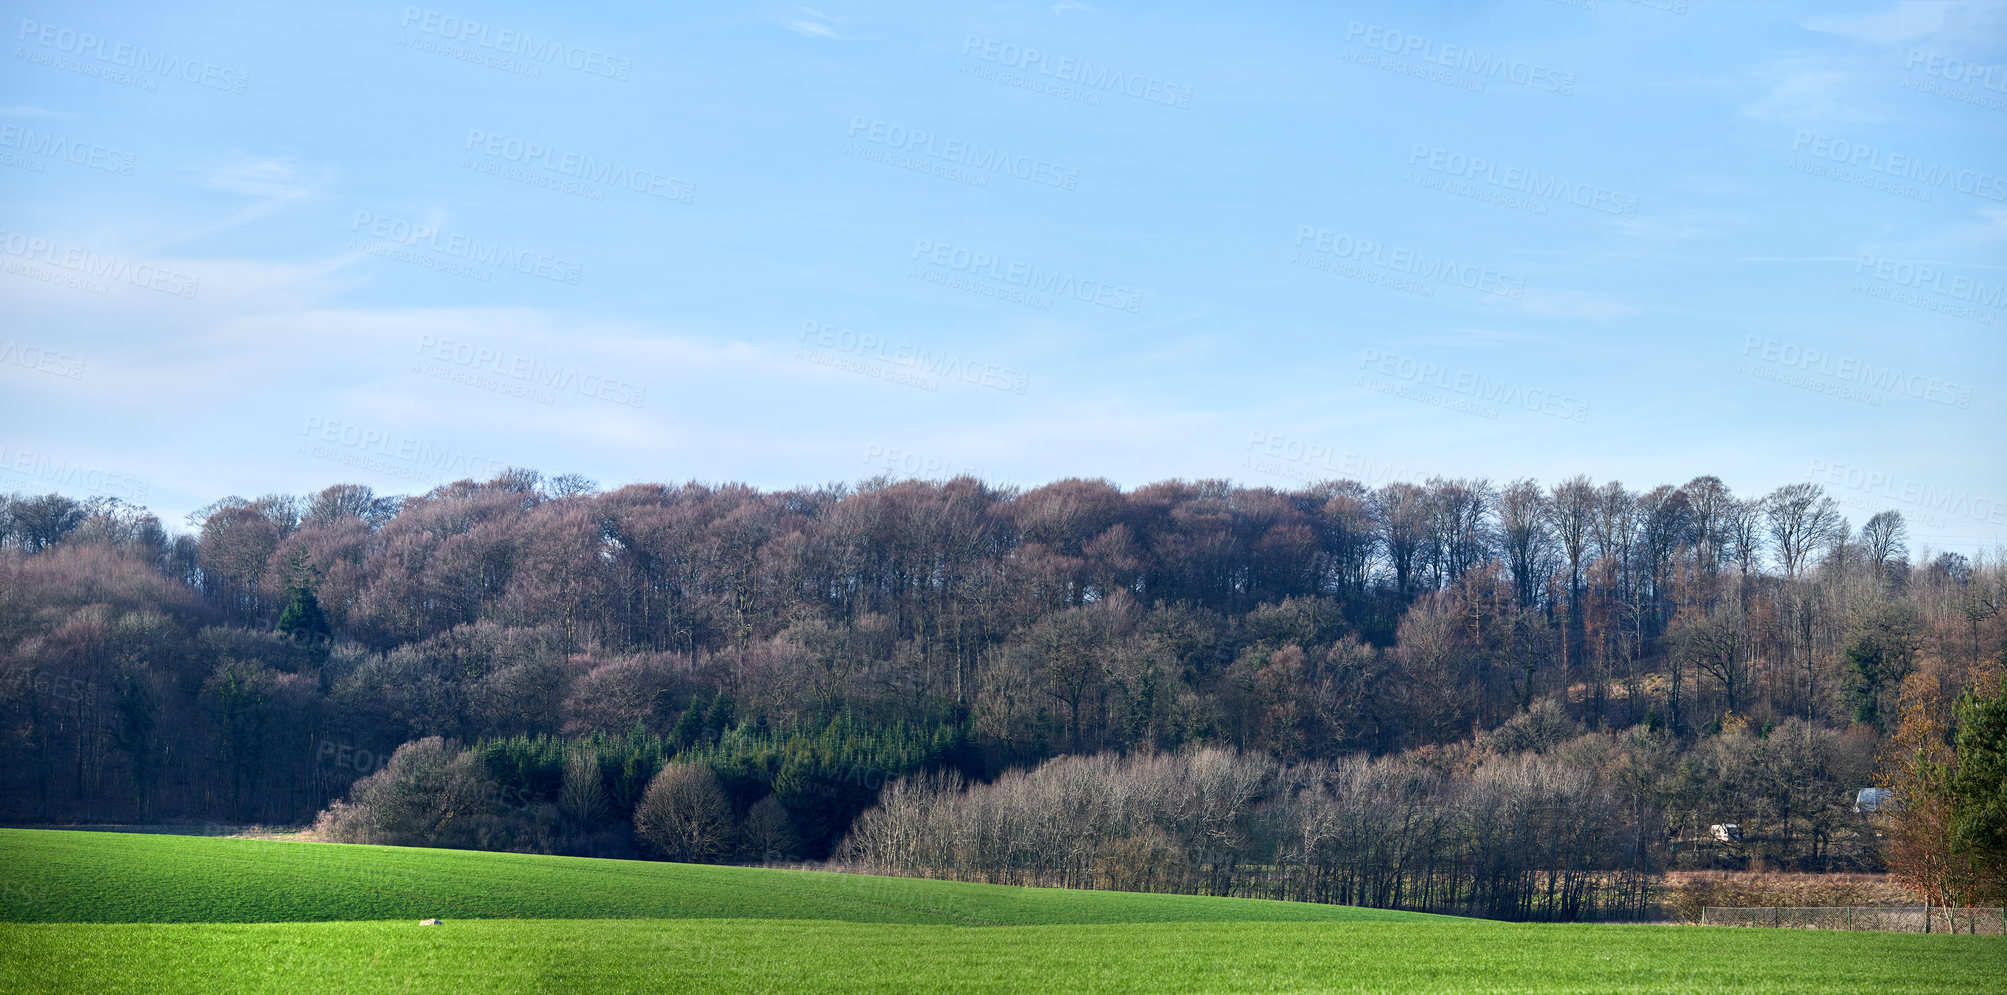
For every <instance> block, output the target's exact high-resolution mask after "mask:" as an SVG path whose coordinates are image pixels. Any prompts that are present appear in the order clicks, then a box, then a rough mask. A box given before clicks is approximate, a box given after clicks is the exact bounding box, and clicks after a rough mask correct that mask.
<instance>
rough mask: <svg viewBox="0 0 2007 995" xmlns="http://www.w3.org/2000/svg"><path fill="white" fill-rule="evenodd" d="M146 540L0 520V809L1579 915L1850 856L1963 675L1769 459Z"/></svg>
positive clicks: (828, 502) (655, 500)
mask: <svg viewBox="0 0 2007 995" xmlns="http://www.w3.org/2000/svg"><path fill="white" fill-rule="evenodd" d="M188 526H189V529H188V530H186V531H181V532H178V533H170V531H169V530H168V529H167V528H166V527H164V526H163V524H162V523H161V522H160V521H159V520H158V519H157V518H156V517H155V516H153V515H151V514H149V513H148V512H147V511H146V510H145V509H143V508H138V507H134V506H131V505H128V504H124V503H121V502H119V501H117V500H115V499H97V500H89V501H74V500H71V499H68V498H64V497H61V496H58V495H47V496H40V497H35V496H21V495H15V496H12V497H9V498H5V499H0V749H4V751H5V754H6V756H7V757H8V759H9V762H8V763H7V764H5V765H4V766H3V767H0V819H5V820H9V821H13V822H17V823H42V824H47V823H64V822H175V821H196V822H201V821H214V822H228V823H249V822H261V823H272V824H294V825H298V824H305V823H309V822H317V825H318V826H319V828H320V831H321V833H322V836H323V838H327V839H335V840H354V841H370V842H399V843H425V844H430V845H447V846H468V847H490V848H501V849H520V850H534V851H543V852H565V853H583V854H599V855H636V854H649V855H661V856H669V857H674V858H678V859H697V860H745V861H762V860H795V859H811V860H822V859H826V858H832V857H834V858H835V859H837V860H841V861H846V862H850V863H853V864H857V865H862V866H868V867H871V868H874V869H878V870H885V871H892V872H897V873H922V874H936V875H943V876H957V877H966V878H971V879H978V880H997V881H1013V882H1021V883H1053V884H1066V885H1073V886H1083V885H1095V886H1112V887H1128V888H1146V889H1158V890H1184V891H1197V892H1208V893H1219V894H1259V895H1265V896H1273V897H1290V898H1308V899H1312V900H1322V901H1345V902H1359V903H1365V904H1378V905H1388V906H1401V907H1414V908H1439V909H1466V910H1475V911H1478V912H1481V913H1483V914H1490V915H1498V916H1503V917H1507V918H1580V917H1588V916H1605V915H1624V914H1629V913H1636V912H1638V911H1639V910H1640V909H1641V908H1642V903H1643V901H1644V899H1643V897H1642V896H1643V884H1642V882H1643V881H1644V880H1645V879H1646V878H1647V877H1648V876H1649V875H1651V874H1653V873H1655V872H1657V871H1660V870H1663V869H1666V868H1673V867H1707V866H1759V867H1777V868H1798V869H1876V868H1879V867H1881V866H1882V865H1883V861H1884V859H1885V854H1884V852H1883V850H1884V847H1883V845H1882V843H1881V842H1880V841H1879V839H1878V837H1877V835H1876V834H1877V832H1878V831H1879V830H1878V828H1877V824H1876V823H1875V821H1874V820H1875V818H1876V817H1875V815H1874V814H1873V813H1867V812H1861V811H1857V809H1856V804H1855V802H1856V794H1857V792H1858V790H1859V789H1861V788H1863V787H1867V786H1870V785H1875V784H1885V783H1891V777H1892V776H1893V775H1891V774H1890V773H1889V771H1888V767H1889V763H1888V760H1887V758H1888V756H1890V755H1891V754H1890V752H1889V750H1890V746H1891V744H1894V743H1897V742H1898V741H1901V740H1902V737H1904V736H1909V737H1911V738H1912V739H1914V738H1915V737H1917V736H1923V737H1925V738H1926V739H1928V740H1929V742H1928V743H1925V746H1926V747H1928V748H1930V749H1937V748H1939V747H1942V748H1943V749H1946V750H1948V749H1950V745H1949V744H1951V742H1952V740H1953V738H1954V736H1955V735H1956V731H1957V727H1958V722H1957V721H1956V719H1955V717H1954V703H1955V702H1956V701H1958V700H1959V697H1960V695H1961V694H1969V693H1977V694H1982V695H1983V694H1986V693H1990V692H1991V691H1992V690H1993V689H1997V688H1998V687H1999V686H2000V681H2001V677H2000V675H2001V672H2002V666H2003V655H2007V618H2003V617H2002V615H2001V613H2000V606H2001V600H2002V597H2003V592H2007V571H2003V568H2002V564H2001V562H2000V560H1999V559H1998V558H1997V557H1987V556H1980V557H1978V558H1976V559H1968V558H1967V557H1964V556H1961V555H1959V554H1956V553H1941V554H1938V555H1925V554H1926V553H1927V551H1918V555H1915V556H1912V553H1911V550H1910V549H1909V548H1908V541H1907V537H1906V535H1905V529H1904V524H1903V520H1902V516H1901V515H1900V514H1899V513H1896V512H1893V511H1891V512H1884V513H1881V514H1877V515H1875V516H1874V517H1872V518H1870V519H1869V520H1868V521H1867V522H1865V523H1864V524H1862V525H1861V526H1860V527H1859V528H1858V529H1857V528H1855V527H1853V525H1852V524H1851V523H1849V522H1848V521H1847V520H1846V519H1845V518H1844V517H1843V516H1842V515H1841V514H1840V512H1839V510H1838V507H1837V505H1836V503H1835V502H1834V500H1833V499H1832V498H1831V497H1830V496H1828V495H1826V494H1825V493H1823V491H1822V490H1821V489H1820V488H1819V487H1818V486H1817V485H1813V484H1796V485H1790V486H1786V487H1783V488H1780V489H1778V490H1777V491H1775V492H1773V493H1770V494H1767V495H1761V496H1748V497H1738V496H1736V495H1734V494H1732V493H1731V492H1730V490H1729V488H1728V487H1727V486H1726V485H1724V484H1723V482H1722V481H1720V480H1719V479H1717V478H1714V477H1700V478H1697V479H1695V480H1692V481H1690V482H1688V483H1686V484H1684V485H1680V486H1658V487H1654V488H1651V489H1649V490H1634V489H1629V488H1626V487H1624V486H1623V485H1621V484H1619V483H1616V482H1609V483H1604V484H1601V485H1597V484H1594V483H1592V482H1591V481H1590V480H1588V479H1586V478H1581V477H1577V478H1574V479H1570V480H1566V481H1562V482H1560V483H1558V484H1555V485H1553V486H1551V487H1543V486H1541V485H1540V484H1538V483H1536V482H1534V481H1530V480H1518V481H1513V482H1510V483H1506V484H1495V483H1492V482H1489V481H1485V480H1475V479H1440V478H1438V479H1431V480H1429V481H1427V482H1424V483H1405V482H1403V483H1392V484H1388V485H1386V486H1383V487H1380V488H1377V489H1374V488H1368V487H1366V486H1364V485H1362V484H1359V483H1357V482H1355V481H1332V482H1327V483H1322V484H1318V485H1316V486H1312V487H1308V488H1305V489H1301V490H1297V491H1293V492H1288V493H1283V492H1278V491H1274V490H1270V489H1250V488H1240V487H1235V486H1233V485H1231V484H1229V483H1227V482H1223V481H1198V482H1187V481H1170V482H1163V483H1157V484H1151V485H1148V486H1143V487H1138V488H1135V489H1133V490H1129V491H1124V490H1121V489H1119V488H1117V487H1115V486H1112V485H1110V484H1108V483H1106V482H1104V481H1098V480H1078V479H1075V480H1065V481H1060V482H1057V483H1053V484H1049V485H1046V486H1043V487H1038V488H1035V489H1029V490H1021V491H1020V490H1017V489H1010V488H996V487H991V486H988V485H986V484H984V483H983V482H981V481H979V480H976V479H972V478H968V477H962V478H957V479H954V480H948V481H942V482H926V481H913V480H906V481H894V480H891V479H886V478H879V479H874V480H869V481H865V482H862V483H860V484H858V485H856V486H854V487H853V486H848V485H830V486H825V487H820V488H813V489H796V490H788V491H778V492H762V491H759V490H756V489H753V488H750V487H745V486H738V485H726V486H709V485H703V484H696V483H691V484H685V485H682V486H664V485H653V484H646V485H632V486H628V487H623V488H620V489H618V490H613V491H601V490H600V489H599V488H597V487H596V486H595V485H594V484H593V483H592V482H591V481H588V480H585V479H582V478H579V477H576V476H565V477H553V478H545V477H543V476H541V475H539V474H537V473H534V472H530V471H517V470H512V471H509V472H506V473H503V474H502V475H500V476H498V477H497V478H495V479H493V480H490V481H487V482H474V481H461V482H458V483H455V484H451V485H447V486H442V487H439V488H437V489H435V490H433V491H431V492H430V493H427V494H424V495H422V496H415V497H383V496H378V495H376V494H374V493H373V492H372V491H371V490H370V489H369V488H367V487H362V486H357V485H338V486H334V487H329V488H327V489H326V490H323V491H321V492H319V493H317V494H313V495H306V496H292V495H270V496H266V497H262V498H258V499H256V500H245V499H242V498H238V497H229V498H224V499H222V500H220V501H217V502H215V503H214V504H213V505H211V506H209V507H207V508H205V509H203V510H202V511H200V512H198V513H196V514H194V515H191V516H190V518H189V521H188ZM1959 714H1963V713H1959ZM1975 714H1976V713H1975ZM1932 723H1934V724H1932ZM1919 730H1921V731H1919ZM1931 737H1934V738H1931ZM1919 742H1922V741H1919ZM1923 748H1924V747H1918V749H1923ZM1897 752H1900V751H1897ZM1878 756H1879V757H1881V759H1880V760H1879V761H1878ZM1721 823H1733V824H1736V825H1737V826H1739V827H1740V833H1741V838H1740V839H1737V840H1730V841H1722V840H1717V839H1715V838H1714V836H1713V834H1712V833H1711V832H1710V826H1712V825H1714V824H1721Z"/></svg>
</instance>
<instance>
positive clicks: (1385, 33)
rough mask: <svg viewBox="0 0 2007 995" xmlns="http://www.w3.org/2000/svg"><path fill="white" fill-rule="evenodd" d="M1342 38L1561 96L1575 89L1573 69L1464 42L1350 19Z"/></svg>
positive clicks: (1391, 52) (1405, 56)
mask: <svg viewBox="0 0 2007 995" xmlns="http://www.w3.org/2000/svg"><path fill="white" fill-rule="evenodd" d="M1345 40H1346V41H1347V42H1354V41H1356V42H1359V43H1360V44H1363V45H1365V46H1366V47H1367V48H1374V49H1379V50H1380V51H1382V52H1386V53H1389V54H1391V55H1398V56H1401V57H1403V58H1413V59H1420V60H1421V61H1423V62H1428V63H1433V64H1435V65H1438V66H1446V67H1448V68H1451V69H1455V70H1458V71H1459V72H1466V73H1469V74H1471V75H1473V76H1476V77H1478V78H1480V79H1498V78H1500V77H1501V76H1502V77H1504V78H1505V79H1507V80H1510V81H1512V82H1514V83H1517V84H1519V85H1520V86H1527V87H1532V88H1533V89H1535V90H1546V91H1547V92H1549V93H1558V94H1561V95H1563V96H1569V95H1572V94H1574V92H1575V74H1574V73H1568V72H1562V71H1561V70H1558V69H1550V68H1548V67H1546V66H1541V65H1535V64H1533V63H1531V62H1527V61H1525V60H1524V59H1508V58H1505V57H1504V56H1498V55H1487V54H1485V53H1483V52H1478V51H1474V50H1472V49H1471V48H1470V46H1468V45H1445V44H1441V43H1438V42H1437V41H1436V40H1435V39H1433V38H1429V37H1426V36H1423V35H1418V34H1415V33H1413V32H1408V31H1399V30H1396V29H1394V28H1384V27H1381V26H1380V25H1377V24H1365V23H1363V22H1360V21H1353V22H1351V23H1350V24H1349V25H1347V26H1346V28H1345Z"/></svg>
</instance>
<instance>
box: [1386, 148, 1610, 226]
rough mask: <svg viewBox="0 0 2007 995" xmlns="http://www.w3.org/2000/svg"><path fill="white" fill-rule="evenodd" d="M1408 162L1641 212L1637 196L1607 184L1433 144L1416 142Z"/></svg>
mask: <svg viewBox="0 0 2007 995" xmlns="http://www.w3.org/2000/svg"><path fill="white" fill-rule="evenodd" d="M1408 165H1410V166H1415V165H1420V166H1422V167H1424V168H1427V169H1429V170H1432V171H1434V172H1438V173H1443V174H1445V175H1448V176H1455V177H1459V178H1462V179H1467V180H1480V181H1483V182H1485V183H1488V184H1491V185H1492V186H1495V187H1502V188H1504V189H1506V190H1511V191H1513V192H1515V193H1523V194H1526V195H1527V196H1529V197H1539V198H1543V199H1546V200H1555V201H1567V202H1568V203H1570V204H1574V205H1575V206H1576V207H1586V208H1588V209H1589V210H1592V211H1601V212H1603V213H1604V214H1614V215H1617V216H1618V217H1621V218H1635V217H1637V216H1638V198H1636V197H1633V196H1631V195H1630V194H1625V193H1618V192H1617V191H1615V190H1611V189H1609V188H1608V187H1600V186H1596V185H1594V184H1590V183H1576V182H1574V181H1573V180H1566V179H1562V178H1561V177H1559V176H1553V175H1545V174H1542V173H1540V172H1539V171H1537V170H1532V169H1521V168H1520V167H1518V166H1507V165H1505V164H1504V163H1499V162H1493V161H1492V160H1490V159H1485V158H1483V157H1481V156H1467V155H1464V154H1463V153H1461V152H1451V151H1449V150H1447V149H1439V148H1436V147H1434V146H1432V145H1423V144H1420V143H1416V144H1415V146H1414V147H1413V148H1412V149H1410V150H1409V152H1408Z"/></svg>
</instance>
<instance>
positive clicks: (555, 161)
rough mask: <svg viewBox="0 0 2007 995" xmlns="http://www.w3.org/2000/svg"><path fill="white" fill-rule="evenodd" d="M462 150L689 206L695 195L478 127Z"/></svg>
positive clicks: (657, 176) (678, 184)
mask: <svg viewBox="0 0 2007 995" xmlns="http://www.w3.org/2000/svg"><path fill="white" fill-rule="evenodd" d="M466 150H467V151H470V152H479V153H480V154H482V155H484V156H488V157H489V158H492V159H500V160H502V161H503V162H513V163H517V164H519V165H522V166H525V167H534V168H537V169H542V170H545V171H547V172H552V173H556V174H558V175H560V176H569V177H574V178H577V179H580V180H585V181H587V182H590V183H598V184H601V185H604V186H609V187H626V188H627V189H629V190H632V191H634V192H635V193H639V194H647V195H648V196H650V197H660V198H662V199H664V200H674V201H680V202H682V203H685V204H687V203H690V200H691V197H692V196H694V195H695V193H696V189H695V187H694V185H692V184H691V183H690V182H688V181H687V180H679V179H677V178H676V177H674V176H664V175H663V174H661V173H656V172H651V171H649V170H646V169H633V168H630V167H628V166H625V165H619V164H615V163H611V162H601V161H599V160H596V159H594V158H593V157H591V156H589V155H579V154H578V153H576V152H563V151H560V150H558V149H554V148H551V147H550V146H548V145H542V144H539V143H537V142H527V141H524V140H522V139H520V138H511V137H510V136H508V135H495V134H490V133H488V132H485V131H482V130H481V129H479V128H473V129H469V130H468V132H467V144H466Z"/></svg>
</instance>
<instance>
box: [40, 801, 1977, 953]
mask: <svg viewBox="0 0 2007 995" xmlns="http://www.w3.org/2000/svg"><path fill="white" fill-rule="evenodd" d="M427 916H437V917H440V918H442V919H444V920H446V923H445V925H443V926H437V927H427V926H419V925H417V920H418V919H420V918H422V917H427ZM2002 977H2007V940H2003V939H2002V938H1999V937H1983V936H1982V937H1968V936H1944V935H1933V936H1923V935H1912V934H1875V933H1832V932H1811V931H1803V932H1800V931H1773V930H1757V929H1749V930H1733V929H1702V928H1697V927H1665V926H1535V925H1516V924H1506V923H1494V922H1485V921H1481V920H1470V919H1455V918H1449V917H1441V916H1422V915H1414V914H1409V913H1398V912H1386V911H1379V910H1371V909H1353V908H1344V907H1337V906H1323V905H1304V904H1297V903H1289V902H1261V901H1249V900H1242V899H1222V898H1192V897H1184V896H1169V895H1132V894H1123V893H1118V892H1089V891H1064V890H1050V889H1028V888H1005V887H996V886H989V885H972V884H960V883H954V882H941V881H921V880H912V879H904V878H878V877H862V876H849V875H835V874H820V873H804V872H793V871H778V870H757V869H748V868H730V867H706V866H695V865H684V864H662V863H649V862H636V861H608V860H588V859H582V858H568V857H539V856H527V855H520V854H495V853H474V852H466V851H453V850H418V849H401V848H393V847H359V846H331V845H321V844H311V843H292V842H265V841H256V840H233V839H214V838H198V837H176V836H157V835H132V834H119V833H73V832H46V831H34V830H0V989H4V990H7V991H90V992H114V991H133V992H142V991H144V992H157V991H302V990H315V991H387V990H395V991H442V992H443V991H510V992H513V991H594V992H626V991H788V990H801V989H816V990H834V991H940V990H955V991H1067V990H1097V991H1194V992H1223V991H1394V990H1400V991H1457V992H1478V991H1496V992H1530V991H1582V992H1589V991H1597V992H1602V991H1666V992H1675V991H1677V992H1695V991H1737V992H1743V991H1776V992H1784V991H1849V990H1859V989H1863V988H1868V987H1871V988H1873V989H1875V990H1877V991H1892V992H1977V991H1997V990H1999V989H2000V984H2001V980H2000V979H2001V978H2002Z"/></svg>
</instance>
